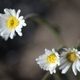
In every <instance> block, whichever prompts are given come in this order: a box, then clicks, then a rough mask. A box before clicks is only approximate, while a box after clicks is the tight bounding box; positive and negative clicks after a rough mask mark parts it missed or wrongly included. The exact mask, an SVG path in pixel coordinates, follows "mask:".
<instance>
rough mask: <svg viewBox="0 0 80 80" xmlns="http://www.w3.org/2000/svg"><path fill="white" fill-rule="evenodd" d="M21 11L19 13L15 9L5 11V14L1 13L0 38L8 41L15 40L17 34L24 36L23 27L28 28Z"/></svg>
mask: <svg viewBox="0 0 80 80" xmlns="http://www.w3.org/2000/svg"><path fill="white" fill-rule="evenodd" d="M20 12H21V10H18V11H17V12H16V11H15V9H7V8H6V9H4V14H2V13H0V36H1V37H2V38H3V39H5V40H7V39H8V38H11V39H13V37H14V36H15V35H16V34H15V32H16V33H17V34H18V35H19V36H22V32H21V30H22V27H23V26H26V23H25V20H24V19H23V16H19V15H20Z"/></svg>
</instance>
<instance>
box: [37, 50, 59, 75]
mask: <svg viewBox="0 0 80 80" xmlns="http://www.w3.org/2000/svg"><path fill="white" fill-rule="evenodd" d="M36 61H37V64H39V66H40V67H41V68H42V69H43V70H46V71H50V74H53V73H56V67H57V66H58V65H60V61H59V54H58V53H57V52H56V51H55V50H54V49H52V51H50V50H47V49H45V54H43V55H41V56H39V58H37V59H36Z"/></svg>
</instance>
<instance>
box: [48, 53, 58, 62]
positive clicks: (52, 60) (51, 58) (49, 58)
mask: <svg viewBox="0 0 80 80" xmlns="http://www.w3.org/2000/svg"><path fill="white" fill-rule="evenodd" d="M56 60H57V57H56V55H55V54H51V55H49V56H48V57H47V61H48V62H49V63H55V62H56Z"/></svg>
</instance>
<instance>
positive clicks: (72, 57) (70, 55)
mask: <svg viewBox="0 0 80 80" xmlns="http://www.w3.org/2000/svg"><path fill="white" fill-rule="evenodd" d="M67 59H68V61H70V62H74V61H76V60H77V56H76V53H75V52H68V54H67Z"/></svg>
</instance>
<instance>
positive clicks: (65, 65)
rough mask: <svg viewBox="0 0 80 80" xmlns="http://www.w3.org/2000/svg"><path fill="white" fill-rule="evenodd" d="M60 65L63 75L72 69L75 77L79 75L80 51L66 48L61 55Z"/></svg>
mask: <svg viewBox="0 0 80 80" xmlns="http://www.w3.org/2000/svg"><path fill="white" fill-rule="evenodd" d="M60 65H61V66H60V69H61V70H62V74H65V73H66V72H67V71H68V69H69V68H70V67H72V71H73V73H74V75H77V70H78V71H79V72H80V51H78V50H77V49H75V48H72V49H71V48H68V49H67V48H65V51H63V52H62V53H61V55H60Z"/></svg>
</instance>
